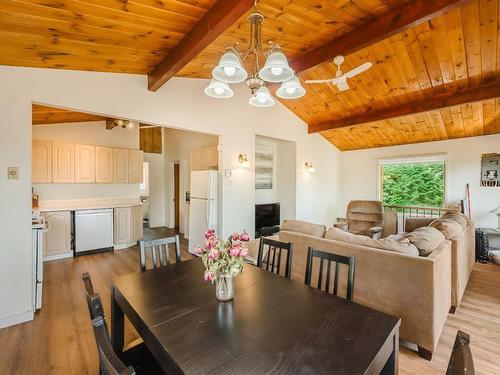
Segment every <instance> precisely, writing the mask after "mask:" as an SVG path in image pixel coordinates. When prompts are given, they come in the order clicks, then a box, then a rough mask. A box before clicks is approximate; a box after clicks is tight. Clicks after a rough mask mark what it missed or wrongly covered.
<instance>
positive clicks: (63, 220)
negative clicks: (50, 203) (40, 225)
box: [44, 211, 71, 256]
mask: <svg viewBox="0 0 500 375" xmlns="http://www.w3.org/2000/svg"><path fill="white" fill-rule="evenodd" d="M44 217H45V220H46V221H47V224H48V230H47V233H46V235H45V248H44V256H49V255H55V254H61V253H66V252H69V251H71V221H70V218H71V215H70V212H69V211H58V212H47V213H45V214H44Z"/></svg>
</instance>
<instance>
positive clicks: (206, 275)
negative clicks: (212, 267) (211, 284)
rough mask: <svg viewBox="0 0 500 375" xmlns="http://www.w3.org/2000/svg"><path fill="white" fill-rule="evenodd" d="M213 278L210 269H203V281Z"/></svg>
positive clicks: (212, 279)
mask: <svg viewBox="0 0 500 375" xmlns="http://www.w3.org/2000/svg"><path fill="white" fill-rule="evenodd" d="M214 279H215V276H214V274H213V273H212V272H211V271H208V270H207V271H205V274H204V275H203V280H205V282H207V281H214Z"/></svg>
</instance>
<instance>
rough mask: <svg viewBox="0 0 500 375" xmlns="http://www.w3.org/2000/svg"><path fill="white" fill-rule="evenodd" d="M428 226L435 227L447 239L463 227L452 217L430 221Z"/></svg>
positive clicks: (455, 234)
mask: <svg viewBox="0 0 500 375" xmlns="http://www.w3.org/2000/svg"><path fill="white" fill-rule="evenodd" d="M429 227H431V228H432V227H433V228H436V229H437V230H438V231H440V232H441V233H442V234H443V235H444V237H445V238H446V239H447V240H449V239H450V238H454V237H456V236H457V235H459V234H460V233H461V232H462V231H463V230H464V228H463V227H462V226H461V225H460V224H459V223H458V222H457V221H455V220H453V219H441V218H439V219H436V220H434V221H433V222H432V223H430V224H429Z"/></svg>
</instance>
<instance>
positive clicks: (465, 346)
mask: <svg viewBox="0 0 500 375" xmlns="http://www.w3.org/2000/svg"><path fill="white" fill-rule="evenodd" d="M469 342H470V337H469V335H468V334H467V333H465V332H462V331H458V332H457V337H456V339H455V345H453V351H452V352H451V357H450V362H449V363H448V369H447V370H446V375H474V363H473V361H472V353H471V351H470V347H469Z"/></svg>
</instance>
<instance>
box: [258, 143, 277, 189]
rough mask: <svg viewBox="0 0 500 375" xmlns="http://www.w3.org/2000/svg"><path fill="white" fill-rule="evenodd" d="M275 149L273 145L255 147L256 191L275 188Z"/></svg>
mask: <svg viewBox="0 0 500 375" xmlns="http://www.w3.org/2000/svg"><path fill="white" fill-rule="evenodd" d="M273 176H274V149H273V146H272V145H268V144H258V143H257V144H256V145H255V189H257V190H269V189H272V188H273Z"/></svg>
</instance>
